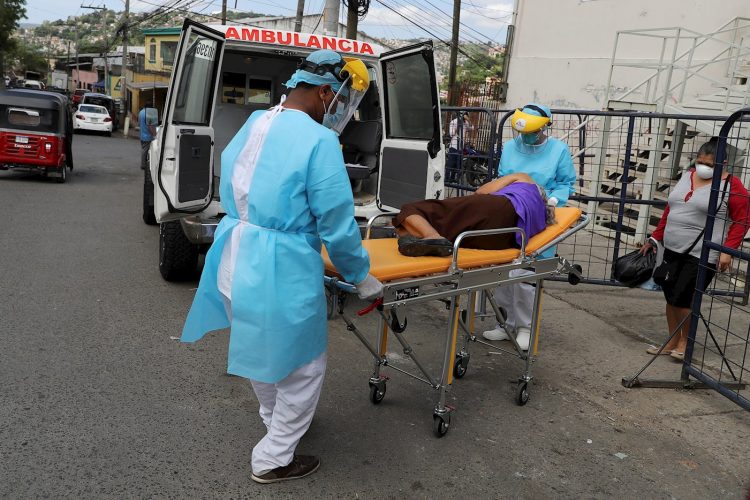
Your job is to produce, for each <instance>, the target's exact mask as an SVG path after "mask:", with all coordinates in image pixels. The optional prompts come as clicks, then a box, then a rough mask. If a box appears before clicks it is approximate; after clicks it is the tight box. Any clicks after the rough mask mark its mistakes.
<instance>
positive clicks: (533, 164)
mask: <svg viewBox="0 0 750 500" xmlns="http://www.w3.org/2000/svg"><path fill="white" fill-rule="evenodd" d="M510 120H511V128H512V130H513V134H514V136H515V137H514V138H513V140H511V141H508V142H506V143H505V144H504V145H503V150H502V153H501V155H500V171H499V175H500V176H501V177H502V176H503V175H508V174H514V173H517V172H520V173H524V174H528V175H529V176H530V177H531V178H532V179H534V182H536V183H537V184H539V185H540V186H542V187H543V188H544V190H545V192H546V193H547V203H548V204H549V205H552V206H555V207H562V206H564V205H565V204H566V203H567V202H568V198H569V197H570V195H571V194H573V193H574V192H575V186H574V184H575V181H576V172H575V169H574V168H573V159H572V157H571V156H570V150H569V149H568V145H567V144H565V143H564V142H563V141H561V140H559V139H554V138H552V137H549V136H548V135H547V129H548V128H549V126H550V125H551V124H552V112H551V111H550V109H549V108H548V107H547V106H542V105H540V104H527V105H526V106H524V107H523V108H522V109H516V111H515V112H514V113H513V115H512V116H511V119H510ZM554 255H555V249H554V248H552V249H550V250H548V251H547V252H546V253H545V254H542V257H554ZM525 274H532V273H531V272H530V271H526V270H523V269H517V270H513V271H511V277H515V276H523V275H525ZM495 299H496V301H497V303H498V305H499V306H501V307H503V308H504V309H505V311H506V312H507V314H508V317H507V320H506V322H505V327H503V326H501V325H495V328H493V329H492V330H488V331H486V332H484V333H483V334H482V336H483V337H484V338H485V339H487V340H506V339H508V335H509V334H510V333H511V331H513V332H514V333H515V338H516V342H518V345H519V347H521V348H522V349H523V350H528V349H529V339H530V337H531V320H532V313H533V308H534V286H533V285H531V284H529V283H516V284H513V285H509V286H502V287H497V288H496V289H495Z"/></svg>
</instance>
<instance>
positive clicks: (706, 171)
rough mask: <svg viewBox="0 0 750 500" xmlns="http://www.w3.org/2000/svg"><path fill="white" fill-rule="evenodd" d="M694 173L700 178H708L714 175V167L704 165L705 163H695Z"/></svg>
mask: <svg viewBox="0 0 750 500" xmlns="http://www.w3.org/2000/svg"><path fill="white" fill-rule="evenodd" d="M695 173H696V174H697V175H698V177H700V178H701V179H710V178H711V177H713V176H714V167H712V166H710V165H706V164H705V163H696V164H695Z"/></svg>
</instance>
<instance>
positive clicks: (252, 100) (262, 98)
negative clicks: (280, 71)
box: [247, 78, 271, 105]
mask: <svg viewBox="0 0 750 500" xmlns="http://www.w3.org/2000/svg"><path fill="white" fill-rule="evenodd" d="M247 104H268V105H270V104H271V80H260V79H255V78H251V79H250V82H249V85H248V91H247Z"/></svg>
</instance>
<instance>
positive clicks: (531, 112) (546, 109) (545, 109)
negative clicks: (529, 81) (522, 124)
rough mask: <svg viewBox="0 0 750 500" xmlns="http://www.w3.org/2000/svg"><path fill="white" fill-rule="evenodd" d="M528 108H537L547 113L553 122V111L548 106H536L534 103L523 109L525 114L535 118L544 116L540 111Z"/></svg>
mask: <svg viewBox="0 0 750 500" xmlns="http://www.w3.org/2000/svg"><path fill="white" fill-rule="evenodd" d="M528 106H536V107H537V108H539V109H542V110H544V112H545V113H547V118H549V119H550V120H552V111H551V110H550V109H549V108H548V107H547V106H542V105H541V104H536V103H533V102H532V103H531V104H527V105H526V106H524V107H523V109H522V110H521V111H523V112H524V113H528V114H530V115H534V116H542V114H541V113H540V112H539V111H537V110H535V109H534V108H530V107H528Z"/></svg>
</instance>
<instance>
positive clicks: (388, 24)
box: [21, 0, 513, 43]
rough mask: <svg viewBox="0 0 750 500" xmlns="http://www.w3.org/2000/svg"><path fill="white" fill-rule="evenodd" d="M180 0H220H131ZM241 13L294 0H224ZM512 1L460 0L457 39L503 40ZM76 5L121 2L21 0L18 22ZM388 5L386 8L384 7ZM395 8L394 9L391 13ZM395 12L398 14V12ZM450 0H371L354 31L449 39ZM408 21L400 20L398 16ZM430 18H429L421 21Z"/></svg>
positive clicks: (275, 8) (208, 3) (62, 14)
mask: <svg viewBox="0 0 750 500" xmlns="http://www.w3.org/2000/svg"><path fill="white" fill-rule="evenodd" d="M174 2H179V3H180V4H181V5H191V6H192V8H191V10H193V11H196V12H201V13H205V14H210V13H212V12H220V11H221V0H130V10H131V11H132V12H148V11H152V10H154V9H155V8H156V7H157V6H160V5H162V4H164V3H168V4H172V3H174ZM235 3H236V5H237V8H238V9H240V10H245V11H254V12H259V13H263V14H269V15H279V16H294V15H295V13H296V11H297V0H228V2H227V4H228V6H229V8H230V9H231V8H233V7H234V5H235ZM324 4H325V0H306V1H305V14H308V13H309V14H320V13H321V12H322V10H323V5H324ZM512 4H513V1H512V0H462V2H461V6H462V7H461V23H462V26H461V39H462V40H464V41H467V42H482V43H485V42H487V41H492V42H495V43H504V42H505V31H506V26H507V24H508V22H509V21H510V13H511V10H512ZM81 5H94V6H101V5H106V6H107V8H110V9H114V10H118V11H121V10H123V9H124V8H125V2H124V0H26V19H25V20H23V21H21V22H28V23H36V24H39V23H42V22H43V21H54V20H56V19H66V18H67V17H68V16H75V15H80V14H84V13H90V12H93V11H92V10H88V9H83V8H81ZM388 7H390V9H389V8H388ZM394 11H396V12H394ZM397 12H398V13H397ZM452 12H453V0H412V1H409V0H371V4H370V11H369V13H368V14H367V16H366V17H365V18H364V19H363V20H360V23H359V29H360V30H361V31H364V32H366V33H367V34H369V35H371V36H376V37H382V38H421V37H427V36H430V35H429V34H428V33H427V32H426V31H425V30H428V31H429V32H431V33H432V34H433V35H434V37H435V38H440V39H443V40H447V39H450V32H451V23H452ZM399 13H400V14H401V15H403V16H405V17H406V18H408V19H411V20H413V21H414V22H416V23H417V24H418V25H419V26H421V27H423V28H424V30H423V29H420V28H419V27H417V26H415V25H414V24H413V23H410V22H409V21H407V20H405V19H404V18H403V17H401V15H399ZM425 19H429V20H430V22H427V23H426V22H425ZM341 20H342V22H345V20H346V13H345V8H344V7H343V6H342V8H341Z"/></svg>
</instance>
